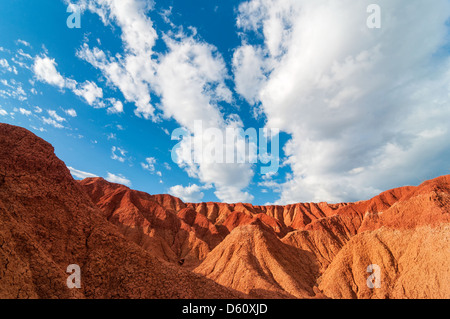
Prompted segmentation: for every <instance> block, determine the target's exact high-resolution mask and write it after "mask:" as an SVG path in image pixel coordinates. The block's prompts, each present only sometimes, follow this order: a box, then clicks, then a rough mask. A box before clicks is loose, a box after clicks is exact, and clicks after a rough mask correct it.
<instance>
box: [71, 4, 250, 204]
mask: <svg viewBox="0 0 450 319" xmlns="http://www.w3.org/2000/svg"><path fill="white" fill-rule="evenodd" d="M79 3H80V4H82V5H83V7H84V8H86V9H88V10H90V11H92V12H94V13H96V14H98V15H99V16H100V17H101V19H102V21H103V22H104V23H105V25H115V26H117V27H119V28H120V30H121V39H122V43H123V45H124V52H123V54H120V55H119V54H117V55H115V56H111V55H110V54H109V53H105V51H103V50H102V49H100V48H97V47H90V46H89V45H88V44H87V43H85V44H83V46H82V47H81V48H80V49H79V50H78V52H77V56H78V57H79V58H81V59H83V60H85V61H87V62H88V63H90V64H91V65H92V66H94V67H95V68H97V69H99V70H100V71H101V72H102V74H103V75H104V77H105V78H106V79H107V81H108V82H109V83H110V84H112V85H114V86H115V87H117V88H118V89H119V90H120V91H121V92H122V94H123V96H124V98H125V100H126V101H127V102H130V103H134V104H135V106H136V109H135V114H136V115H138V116H143V117H144V118H147V119H153V120H156V119H157V117H156V116H155V108H154V107H153V105H152V104H151V93H155V94H156V95H158V96H159V97H160V99H161V105H160V109H161V111H162V112H163V117H164V118H166V119H168V118H173V119H175V120H176V121H177V122H178V123H179V124H180V125H181V126H182V127H184V128H187V129H189V130H192V128H193V123H194V121H196V120H201V121H203V124H204V125H205V127H207V128H218V129H220V130H222V131H224V130H225V129H226V127H227V126H229V125H230V124H229V122H230V121H229V120H228V119H226V118H224V115H223V114H222V113H221V111H220V103H231V102H232V92H231V90H230V89H229V88H228V87H227V85H226V80H227V79H230V78H231V77H230V76H229V75H228V70H227V67H226V65H225V62H224V61H223V58H222V57H221V55H220V54H219V53H218V52H217V50H216V48H215V47H214V46H212V45H210V44H207V43H205V42H203V41H199V40H197V39H195V38H194V36H195V35H194V36H187V35H185V34H183V32H182V31H181V32H180V30H177V33H176V34H173V33H172V32H168V33H167V34H164V35H163V36H162V40H163V41H164V42H165V44H166V46H167V48H168V52H167V53H166V54H159V55H158V56H156V55H155V52H154V51H153V48H154V46H155V43H156V39H157V38H158V34H157V32H156V30H155V29H154V27H153V22H152V21H151V19H150V18H149V16H148V15H146V14H145V13H146V10H147V9H150V8H149V7H148V6H146V5H145V4H146V3H148V2H145V1H141V0H126V1H122V0H108V1H107V0H103V1H89V0H84V1H80V2H79ZM117 109H119V110H122V107H121V105H119V107H118V108H117V107H116V108H113V109H112V110H111V111H114V110H117ZM236 117H237V116H235V118H236ZM231 122H236V121H234V120H233V121H231ZM232 125H236V124H235V123H233V124H232ZM195 138H196V143H199V142H200V141H199V139H202V137H201V136H197V137H195ZM184 146H186V147H188V146H187V143H185V144H184ZM225 147H226V146H225ZM190 151H192V150H190ZM190 151H189V152H190ZM184 154H186V152H184V153H181V154H180V155H181V156H179V158H180V162H179V163H178V164H179V165H180V166H182V167H184V168H185V169H186V171H187V172H188V174H189V175H190V176H192V177H195V178H198V179H199V180H200V181H201V182H202V183H205V184H210V183H213V184H214V186H215V187H216V195H217V196H218V198H219V199H220V200H222V201H239V200H251V199H252V196H251V195H250V194H249V193H248V192H245V191H243V190H244V189H245V188H246V187H247V186H248V185H249V183H250V181H251V178H252V177H253V170H252V166H251V165H247V164H203V163H202V164H193V163H191V162H189V160H188V159H187V158H184V157H183V156H182V155H184ZM144 165H149V164H148V163H147V164H146V163H144ZM236 178H237V179H236Z"/></svg>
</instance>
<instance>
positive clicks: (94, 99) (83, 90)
mask: <svg viewBox="0 0 450 319" xmlns="http://www.w3.org/2000/svg"><path fill="white" fill-rule="evenodd" d="M73 93H75V94H76V95H78V96H81V97H82V98H84V99H85V100H86V102H87V103H88V104H89V105H91V106H94V107H103V106H104V105H103V103H102V102H101V99H102V98H103V90H102V88H100V87H98V85H97V84H96V83H94V82H91V81H86V82H85V83H83V84H82V85H80V86H79V87H78V88H76V89H74V90H73Z"/></svg>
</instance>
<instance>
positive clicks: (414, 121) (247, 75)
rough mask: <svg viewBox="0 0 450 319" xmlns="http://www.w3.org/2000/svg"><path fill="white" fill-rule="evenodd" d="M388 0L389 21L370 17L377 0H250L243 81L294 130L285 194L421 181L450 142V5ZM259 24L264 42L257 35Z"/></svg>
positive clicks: (345, 195)
mask: <svg viewBox="0 0 450 319" xmlns="http://www.w3.org/2000/svg"><path fill="white" fill-rule="evenodd" d="M378 3H379V5H380V6H381V9H382V19H383V20H382V28H381V29H369V28H367V27H366V20H367V17H368V13H367V12H366V9H367V6H368V5H369V4H370V1H358V2H355V1H349V0H343V1H339V2H338V1H332V0H320V1H306V0H305V1H302V0H283V1H281V0H252V1H246V2H244V3H243V4H241V5H240V7H239V16H238V19H237V22H238V26H239V27H240V28H241V30H242V31H243V32H244V37H243V45H242V46H241V47H240V48H238V49H237V50H236V52H235V55H234V76H235V79H236V90H237V91H238V92H239V93H240V94H242V96H243V97H245V98H246V99H247V100H248V101H249V102H254V103H261V108H262V110H263V112H264V114H265V115H266V117H267V126H268V127H278V128H281V129H282V130H283V131H285V132H287V133H289V134H290V135H291V136H292V138H291V140H290V141H289V142H288V143H287V145H286V146H285V153H286V155H287V157H288V160H287V161H286V164H288V165H290V167H291V169H292V175H291V176H290V178H288V180H287V181H286V182H285V183H284V184H282V185H281V198H280V199H279V201H278V202H279V203H283V204H286V203H292V202H299V201H311V200H314V201H325V200H326V201H332V202H333V201H346V200H358V199H363V198H367V197H370V196H372V195H374V194H376V193H378V192H379V191H380V190H384V189H387V188H390V187H394V186H397V185H404V184H405V183H411V182H414V183H417V182H420V181H421V180H422V179H426V178H428V177H430V176H432V174H433V170H432V167H435V166H434V165H432V166H429V164H430V163H432V162H433V160H435V159H437V158H440V156H439V154H442V153H443V152H444V153H445V152H447V153H448V152H449V150H450V148H449V146H450V145H449V142H448V141H449V137H450V132H449V130H448V124H447V122H448V118H449V115H450V110H449V108H448V107H444V105H448V102H449V94H448V92H449V89H448V83H449V80H450V77H449V71H448V70H449V59H448V53H447V54H444V55H443V54H442V51H441V49H442V47H443V46H444V45H445V44H446V43H448V42H446V41H448V33H447V32H448V27H447V26H446V21H447V20H448V18H449V15H450V14H449V13H450V3H449V2H448V1H445V0H442V1H435V2H433V5H432V6H430V5H429V4H428V3H426V2H425V1H420V0H416V1H408V2H406V1H378ZM255 32H256V33H258V34H260V35H261V36H262V37H263V39H264V43H263V44H260V43H257V44H249V42H248V38H249V37H250V34H251V33H255ZM247 35H248V36H247ZM424 39H426V41H424ZM419 43H420V45H418V44H419ZM441 158H442V157H441ZM433 164H435V163H433ZM411 172H414V173H413V174H412V175H414V177H411V176H412V175H411Z"/></svg>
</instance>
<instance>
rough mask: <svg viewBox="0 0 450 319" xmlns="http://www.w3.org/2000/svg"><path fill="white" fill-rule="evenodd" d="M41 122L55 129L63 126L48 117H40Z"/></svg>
mask: <svg viewBox="0 0 450 319" xmlns="http://www.w3.org/2000/svg"><path fill="white" fill-rule="evenodd" d="M42 121H43V122H44V123H45V124H47V125H52V126H54V127H55V128H64V125H62V124H60V123H58V122H57V121H55V120H54V119H52V118H50V117H42Z"/></svg>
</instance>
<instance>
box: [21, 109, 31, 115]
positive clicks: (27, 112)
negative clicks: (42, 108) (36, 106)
mask: <svg viewBox="0 0 450 319" xmlns="http://www.w3.org/2000/svg"><path fill="white" fill-rule="evenodd" d="M19 112H20V113H21V114H23V115H26V116H30V115H31V111H29V110H26V109H24V108H19Z"/></svg>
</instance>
